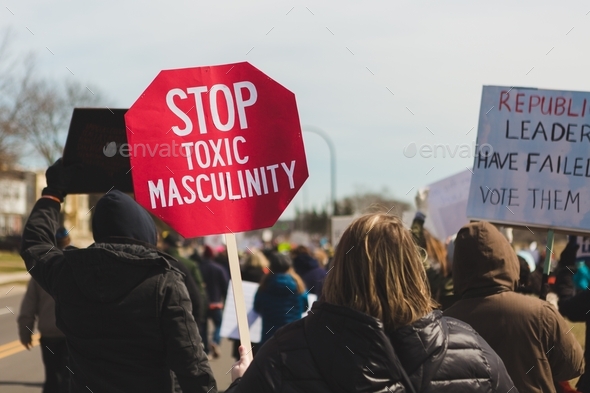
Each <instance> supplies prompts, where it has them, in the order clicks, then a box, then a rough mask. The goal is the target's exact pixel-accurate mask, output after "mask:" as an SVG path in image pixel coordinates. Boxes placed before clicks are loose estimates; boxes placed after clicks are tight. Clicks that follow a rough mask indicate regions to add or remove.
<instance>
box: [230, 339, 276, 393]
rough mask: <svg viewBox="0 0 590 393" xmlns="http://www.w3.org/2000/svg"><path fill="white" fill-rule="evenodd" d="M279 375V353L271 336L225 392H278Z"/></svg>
mask: <svg viewBox="0 0 590 393" xmlns="http://www.w3.org/2000/svg"><path fill="white" fill-rule="evenodd" d="M281 375H282V374H281V355H280V351H279V346H278V343H277V340H276V339H275V338H274V336H273V337H271V338H270V339H269V340H268V341H267V342H266V343H265V344H264V345H263V346H262V348H260V350H259V351H258V352H257V353H256V357H254V360H253V361H252V363H250V366H249V367H248V369H247V370H246V373H245V374H244V376H243V377H242V378H240V379H238V380H236V381H234V383H232V384H231V385H230V387H229V388H228V389H227V390H226V391H225V393H246V392H260V393H273V392H280V391H282V390H281V386H282V378H281Z"/></svg>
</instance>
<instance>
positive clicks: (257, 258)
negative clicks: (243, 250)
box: [242, 249, 269, 269]
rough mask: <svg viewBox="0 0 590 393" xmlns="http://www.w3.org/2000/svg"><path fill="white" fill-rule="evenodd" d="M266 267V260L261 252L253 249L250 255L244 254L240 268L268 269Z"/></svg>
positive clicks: (267, 263)
mask: <svg viewBox="0 0 590 393" xmlns="http://www.w3.org/2000/svg"><path fill="white" fill-rule="evenodd" d="M268 265H269V262H268V259H266V257H265V256H264V254H263V253H262V251H260V250H257V249H253V250H252V253H251V254H246V257H245V258H244V263H243V265H242V267H256V268H260V269H265V268H268Z"/></svg>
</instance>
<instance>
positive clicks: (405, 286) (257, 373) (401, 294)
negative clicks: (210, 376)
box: [227, 214, 517, 393]
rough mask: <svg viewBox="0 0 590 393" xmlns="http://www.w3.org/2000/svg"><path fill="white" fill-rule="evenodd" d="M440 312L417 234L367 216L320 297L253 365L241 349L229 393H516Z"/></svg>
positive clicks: (347, 239) (483, 349)
mask: <svg viewBox="0 0 590 393" xmlns="http://www.w3.org/2000/svg"><path fill="white" fill-rule="evenodd" d="M435 308H436V304H435V303H434V302H433V300H431V298H430V292H429V289H428V284H427V281H426V273H425V271H424V267H423V264H422V261H421V259H420V254H419V252H418V249H417V247H416V246H415V243H414V241H413V239H412V234H411V233H410V232H409V231H408V230H406V229H404V227H403V224H402V223H401V221H400V220H399V219H398V218H396V217H393V216H390V215H387V214H371V215H367V216H363V217H361V218H359V219H357V220H356V221H355V222H353V223H352V224H351V225H350V227H348V229H346V231H345V232H344V234H343V235H342V238H341V240H340V243H339V245H338V248H337V250H336V255H335V257H334V267H333V268H332V269H331V271H330V273H329V274H328V276H327V278H326V282H325V284H324V290H323V295H322V298H321V300H320V301H319V302H317V303H316V304H315V305H314V307H313V308H312V310H311V311H310V313H309V314H308V316H307V317H306V318H304V319H302V320H300V321H297V322H294V323H291V324H289V325H287V326H285V327H283V328H282V329H280V330H279V331H277V333H276V334H275V335H274V336H273V338H271V339H270V340H269V341H268V342H267V343H266V344H265V345H264V346H263V347H262V348H261V349H260V350H259V352H258V353H257V355H256V358H255V359H254V361H253V362H252V363H251V364H249V359H248V354H247V352H248V351H247V350H244V349H242V348H240V351H241V354H242V357H241V359H240V360H239V361H238V362H237V363H236V364H235V365H234V368H233V369H232V378H233V379H234V382H233V384H232V385H231V386H230V388H229V389H228V390H227V392H228V393H230V392H231V393H237V392H306V393H307V392H318V393H319V392H384V393H389V392H453V393H455V392H500V393H507V392H509V391H510V392H511V393H515V392H516V391H517V390H516V388H515V387H514V384H513V383H512V380H511V379H510V377H509V376H508V373H507V372H506V369H505V367H504V364H503V363H502V361H501V360H500V358H499V357H498V356H497V355H496V353H495V352H494V351H493V350H492V349H491V348H490V346H489V345H488V344H487V343H486V342H485V341H484V340H483V339H482V338H481V337H480V336H479V335H478V334H477V333H476V332H475V331H474V330H473V329H472V328H471V327H470V326H469V325H467V324H465V323H463V322H460V321H458V320H456V319H453V318H448V317H443V316H442V313H441V312H440V311H438V310H434V309H435ZM248 366H249V367H248Z"/></svg>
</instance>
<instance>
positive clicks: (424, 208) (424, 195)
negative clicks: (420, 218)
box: [414, 188, 429, 214]
mask: <svg viewBox="0 0 590 393" xmlns="http://www.w3.org/2000/svg"><path fill="white" fill-rule="evenodd" d="M428 192H429V189H428V188H421V189H419V190H418V192H417V193H416V198H415V199H414V201H415V202H416V209H417V210H418V211H419V212H421V213H423V214H426V213H428Z"/></svg>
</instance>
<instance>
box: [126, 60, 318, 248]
mask: <svg viewBox="0 0 590 393" xmlns="http://www.w3.org/2000/svg"><path fill="white" fill-rule="evenodd" d="M125 124H126V126H127V141H128V149H129V151H128V152H126V153H127V154H129V156H130V160H131V171H132V177H133V187H134V192H135V198H136V200H137V201H138V202H139V204H141V205H142V206H143V207H145V208H146V209H148V210H149V211H151V212H152V213H154V214H155V215H156V216H158V217H160V218H161V219H162V220H163V221H164V222H166V223H167V224H168V225H170V226H171V227H172V228H174V229H175V230H176V231H178V232H179V233H180V234H181V235H182V236H184V237H187V238H191V237H197V236H204V235H213V234H221V233H232V232H243V231H249V230H254V229H260V228H267V227H270V226H272V225H274V223H275V222H276V221H277V220H278V218H279V216H280V215H281V213H282V212H283V211H284V210H285V209H286V208H287V205H288V204H289V202H290V201H291V200H292V199H293V198H294V197H295V194H296V193H297V191H298V190H299V189H300V188H301V186H302V185H303V183H304V182H305V180H306V179H307V177H308V172H307V162H306V159H305V150H304V147H303V140H302V137H301V126H300V123H299V115H298V114H297V105H296V103H295V95H294V94H293V93H292V92H290V91H289V90H287V89H286V88H285V87H283V86H282V85H280V84H279V83H277V82H276V81H274V80H272V79H271V78H269V77H268V76H266V75H265V74H264V73H262V72H261V71H260V70H258V69H257V68H255V67H253V66H252V65H251V64H249V63H236V64H227V65H219V66H211V67H196V68H185V69H176V70H164V71H161V72H160V73H159V74H158V76H157V77H156V78H155V79H154V81H153V82H152V83H151V84H150V85H149V86H148V88H147V89H146V90H145V91H144V92H143V94H142V95H141V97H140V98H139V99H138V100H137V101H136V102H135V103H134V104H133V106H132V107H131V108H130V109H129V111H128V112H127V113H126V114H125Z"/></svg>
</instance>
